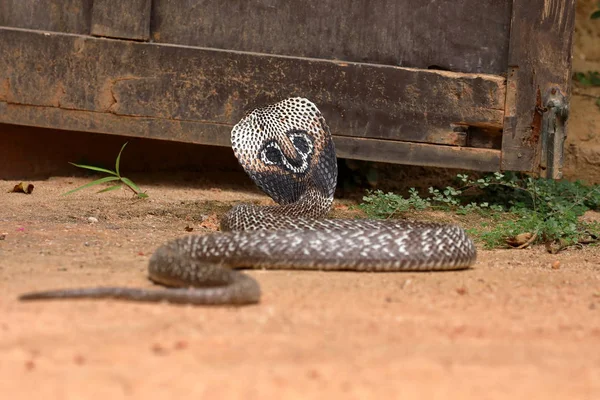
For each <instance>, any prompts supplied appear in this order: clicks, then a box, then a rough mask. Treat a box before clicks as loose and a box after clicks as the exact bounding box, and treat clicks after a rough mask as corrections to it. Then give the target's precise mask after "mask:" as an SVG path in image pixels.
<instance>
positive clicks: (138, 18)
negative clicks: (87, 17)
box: [91, 0, 152, 40]
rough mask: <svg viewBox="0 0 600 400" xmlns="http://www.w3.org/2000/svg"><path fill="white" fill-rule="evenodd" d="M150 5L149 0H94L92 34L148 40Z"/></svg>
mask: <svg viewBox="0 0 600 400" xmlns="http://www.w3.org/2000/svg"><path fill="white" fill-rule="evenodd" d="M151 7H152V1H151V0H126V1H115V0H94V6H93V8H92V31H91V32H92V35H94V36H105V37H112V38H120V39H133V40H148V39H150V11H151Z"/></svg>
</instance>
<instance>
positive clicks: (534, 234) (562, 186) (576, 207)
mask: <svg viewBox="0 0 600 400" xmlns="http://www.w3.org/2000/svg"><path fill="white" fill-rule="evenodd" d="M457 182H458V185H456V187H454V186H448V187H446V188H445V189H442V190H439V189H435V188H429V191H428V195H427V196H424V197H422V196H420V195H419V193H418V192H417V191H416V190H415V189H410V191H409V196H408V197H407V198H404V197H402V196H400V195H397V194H394V193H384V192H382V191H380V190H376V191H369V192H368V193H367V195H366V196H365V197H363V202H362V203H361V204H360V206H359V208H360V209H362V210H363V211H364V212H365V213H366V214H367V215H368V216H369V217H371V218H393V217H395V216H398V215H401V214H403V213H406V212H407V211H410V210H428V209H430V210H435V209H438V210H445V211H452V212H455V213H457V214H459V215H466V214H470V213H478V214H479V215H480V216H481V217H482V219H483V222H482V223H481V224H480V226H479V227H477V228H471V229H469V230H468V231H469V233H470V234H471V235H473V236H474V237H475V238H478V239H480V240H481V241H483V243H484V244H485V246H486V247H488V248H494V247H507V246H509V245H512V246H514V247H518V246H525V245H529V244H532V243H553V242H556V243H560V245H561V247H565V246H570V245H573V244H576V243H583V242H585V243H589V242H590V241H595V240H596V238H598V237H599V236H600V226H599V225H598V224H597V223H587V222H583V221H581V216H582V215H583V214H584V213H585V212H586V211H588V210H596V209H599V208H600V186H586V185H585V184H583V183H582V182H567V181H554V180H549V179H536V178H532V177H529V176H525V175H521V174H515V173H499V172H496V173H494V174H491V175H488V176H485V177H483V178H479V179H471V178H469V176H468V175H457Z"/></svg>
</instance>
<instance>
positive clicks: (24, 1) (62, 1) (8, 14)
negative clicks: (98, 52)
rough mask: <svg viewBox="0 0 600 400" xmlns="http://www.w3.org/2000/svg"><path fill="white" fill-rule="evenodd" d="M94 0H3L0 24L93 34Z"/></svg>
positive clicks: (0, 8)
mask: <svg viewBox="0 0 600 400" xmlns="http://www.w3.org/2000/svg"><path fill="white" fill-rule="evenodd" d="M93 2H94V0H43V1H40V0H0V26H11V27H15V28H26V29H39V30H44V31H55V32H67V33H80V34H89V33H90V21H91V15H92V3H93Z"/></svg>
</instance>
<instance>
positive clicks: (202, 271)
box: [20, 98, 476, 305]
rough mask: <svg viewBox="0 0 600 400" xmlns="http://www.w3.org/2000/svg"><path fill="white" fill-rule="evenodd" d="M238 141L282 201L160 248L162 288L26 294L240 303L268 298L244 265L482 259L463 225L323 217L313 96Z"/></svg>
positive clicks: (323, 178) (355, 266)
mask: <svg viewBox="0 0 600 400" xmlns="http://www.w3.org/2000/svg"><path fill="white" fill-rule="evenodd" d="M231 144H232V148H233V151H234V153H235V155H236V157H237V159H238V160H239V162H240V164H241V165H242V167H243V168H244V170H245V171H246V172H247V174H248V175H249V176H250V178H251V179H252V180H253V181H254V182H255V183H256V184H257V185H258V186H259V187H260V188H261V189H262V190H263V191H264V192H265V193H266V194H268V195H269V196H270V197H271V198H272V199H273V200H274V201H275V202H276V203H277V205H273V206H255V205H249V204H240V205H238V206H235V207H233V208H232V209H231V210H230V211H229V212H228V213H227V214H226V215H225V216H224V218H223V219H222V220H221V230H222V232H217V233H212V234H208V235H204V236H198V235H196V236H187V237H183V238H180V239H176V240H173V241H171V242H169V243H166V244H165V245H163V246H161V247H159V248H158V249H157V250H156V251H155V252H154V254H153V255H152V257H151V258H150V261H149V265H148V277H149V279H150V280H151V281H153V282H155V283H157V284H160V285H163V286H165V288H160V289H150V288H148V289H146V288H128V287H97V288H81V289H58V290H51V291H45V292H34V293H29V294H25V295H23V296H21V297H20V298H21V299H22V300H40V299H65V298H117V299H125V300H133V301H146V302H152V301H154V302H156V301H166V302H172V303H185V304H207V305H217V304H223V305H242V304H252V303H257V302H259V301H260V296H261V290H260V286H259V284H258V282H257V281H256V280H255V279H254V278H252V277H250V276H249V275H247V274H244V273H242V272H241V271H239V270H238V269H242V268H264V269H297V270H300V269H308V270H324V271H341V270H348V271H364V272H400V271H441V270H459V269H465V268H468V267H469V266H471V265H472V264H473V263H474V262H475V259H476V249H475V246H474V244H473V242H472V241H471V239H470V238H469V237H468V236H467V235H466V233H465V232H464V230H463V229H461V228H460V227H458V226H452V225H443V224H438V223H425V222H412V221H390V220H385V221H380V220H368V219H364V220H344V219H325V218H324V217H325V216H326V214H327V213H328V212H329V210H330V208H331V205H332V202H333V194H334V191H335V186H336V181H337V161H336V154H335V146H334V143H333V139H332V137H331V133H330V131H329V127H328V126H327V124H326V123H325V119H324V118H323V116H322V114H321V112H320V111H319V110H318V109H317V107H316V105H315V104H313V103H312V102H311V101H309V100H307V99H303V98H290V99H286V100H283V101H281V102H278V103H276V104H273V105H270V106H267V107H264V108H259V109H256V110H254V111H252V112H251V113H249V114H248V115H247V116H246V117H244V118H243V119H242V120H241V121H240V122H239V123H238V124H237V125H235V126H234V127H233V130H232V132H231Z"/></svg>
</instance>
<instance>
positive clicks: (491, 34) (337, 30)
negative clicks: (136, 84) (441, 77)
mask: <svg viewBox="0 0 600 400" xmlns="http://www.w3.org/2000/svg"><path fill="white" fill-rule="evenodd" d="M522 3H526V2H522ZM510 14H511V1H510V0H461V1H422V0H403V1H397V0H378V1H371V0H306V1H295V0H227V1H223V0H155V1H154V7H153V24H152V32H153V39H154V40H155V41H156V42H162V43H176V44H184V45H190V46H201V47H214V48H220V49H232V50H240V51H252V52H260V53H268V54H283V55H290V56H301V57H314V58H325V59H338V60H344V61H355V62H369V63H380V64H386V65H399V66H403V67H413V68H428V67H430V66H433V67H435V68H442V69H448V70H451V71H458V72H477V73H481V72H483V73H490V74H502V73H505V72H506V64H507V54H508V37H509V28H510Z"/></svg>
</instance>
